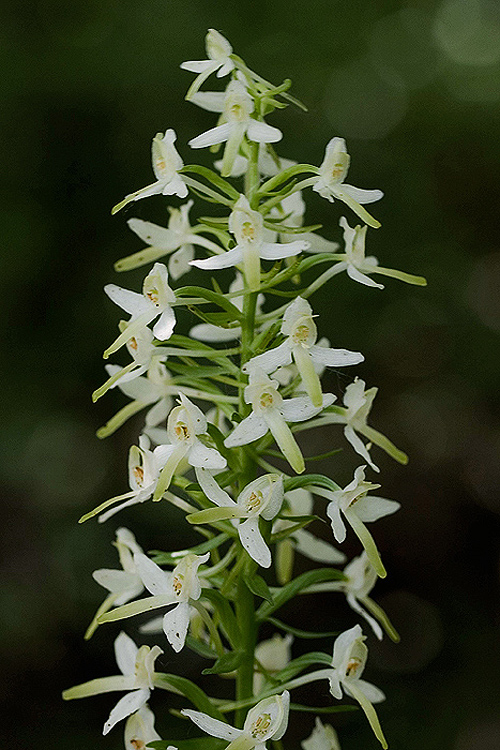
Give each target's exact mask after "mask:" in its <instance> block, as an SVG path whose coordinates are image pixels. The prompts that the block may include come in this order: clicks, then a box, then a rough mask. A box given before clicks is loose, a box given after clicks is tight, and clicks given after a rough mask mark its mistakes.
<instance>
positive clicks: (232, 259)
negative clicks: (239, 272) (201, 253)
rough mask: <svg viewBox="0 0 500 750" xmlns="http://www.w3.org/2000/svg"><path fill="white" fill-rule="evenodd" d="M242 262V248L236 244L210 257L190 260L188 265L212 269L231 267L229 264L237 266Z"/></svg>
mask: <svg viewBox="0 0 500 750" xmlns="http://www.w3.org/2000/svg"><path fill="white" fill-rule="evenodd" d="M242 262H243V250H242V249H241V248H240V247H239V246H237V247H233V249H232V250H228V251H227V252H225V253H221V254H220V255H213V256H212V257H211V258H205V259H204V260H192V261H191V264H190V265H192V266H196V268H203V269H205V270H208V271H212V270H216V269H218V268H231V266H238V265H240V263H242Z"/></svg>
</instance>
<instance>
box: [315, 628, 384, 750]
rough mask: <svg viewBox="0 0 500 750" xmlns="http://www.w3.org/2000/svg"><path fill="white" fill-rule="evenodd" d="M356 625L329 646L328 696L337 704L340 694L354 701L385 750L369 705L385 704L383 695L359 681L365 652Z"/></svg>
mask: <svg viewBox="0 0 500 750" xmlns="http://www.w3.org/2000/svg"><path fill="white" fill-rule="evenodd" d="M365 640H366V636H364V635H363V631H362V630H361V628H360V626H359V625H355V626H354V627H353V628H351V629H350V630H346V631H345V632H344V633H341V634H340V635H339V636H338V637H337V639H336V640H335V643H334V645H333V658H332V667H333V669H332V672H331V674H330V677H329V680H330V692H331V694H332V695H333V697H334V698H337V699H338V700H340V699H341V698H342V691H344V692H345V693H346V694H347V695H350V696H351V697H352V698H354V700H356V701H358V703H359V704H360V706H361V708H362V709H363V711H364V712H365V714H366V718H367V719H368V721H369V722H370V726H371V728H372V729H373V731H374V733H375V736H376V738H377V739H378V741H379V742H380V744H381V745H382V747H383V748H384V749H385V748H387V747H388V745H387V742H386V739H385V737H384V734H383V732H382V728H381V726H380V723H379V720H378V717H377V714H376V712H375V709H374V708H373V706H372V703H380V702H381V701H383V700H385V695H384V693H383V692H382V691H381V690H379V688H378V687H375V685H372V683H371V682H366V680H362V679H361V675H362V674H363V670H364V668H365V664H366V659H367V657H368V649H367V647H366V646H365V644H364V641H365Z"/></svg>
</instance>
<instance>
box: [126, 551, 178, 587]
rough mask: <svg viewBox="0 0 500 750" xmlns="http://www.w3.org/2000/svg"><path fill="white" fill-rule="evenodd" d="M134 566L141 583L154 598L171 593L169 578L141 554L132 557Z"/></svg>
mask: <svg viewBox="0 0 500 750" xmlns="http://www.w3.org/2000/svg"><path fill="white" fill-rule="evenodd" d="M134 564H135V568H136V570H137V573H138V574H139V576H140V578H141V581H142V582H143V584H144V585H145V587H146V588H147V590H148V591H149V592H150V593H151V594H153V595H154V596H156V595H158V594H169V593H170V592H171V587H170V577H169V575H168V574H167V573H165V571H164V570H162V569H161V568H160V567H159V566H158V565H157V564H156V563H155V562H153V561H152V560H151V559H150V558H149V557H147V556H146V555H144V554H143V553H142V552H136V553H135V555H134Z"/></svg>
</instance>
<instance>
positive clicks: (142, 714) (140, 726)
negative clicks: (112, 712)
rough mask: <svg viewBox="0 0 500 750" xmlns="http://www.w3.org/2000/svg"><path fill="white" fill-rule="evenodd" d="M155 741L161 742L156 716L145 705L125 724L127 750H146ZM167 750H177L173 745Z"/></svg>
mask: <svg viewBox="0 0 500 750" xmlns="http://www.w3.org/2000/svg"><path fill="white" fill-rule="evenodd" d="M154 740H161V737H160V735H159V734H158V732H157V731H156V730H155V715H154V713H153V712H152V711H151V709H150V708H149V706H147V705H144V706H142V707H141V708H140V709H139V710H138V711H136V712H135V714H132V715H131V716H129V717H128V719H127V722H126V724H125V734H124V742H125V750H146V747H147V745H149V743H150V742H153V741H154ZM167 750H176V748H174V747H173V746H172V745H170V746H169V748H167Z"/></svg>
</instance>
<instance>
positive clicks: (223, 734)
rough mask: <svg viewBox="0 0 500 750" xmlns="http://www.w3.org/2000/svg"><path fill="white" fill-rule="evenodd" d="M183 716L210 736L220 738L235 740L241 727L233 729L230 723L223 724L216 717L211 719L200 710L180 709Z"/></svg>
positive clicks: (240, 732) (240, 731) (239, 733)
mask: <svg viewBox="0 0 500 750" xmlns="http://www.w3.org/2000/svg"><path fill="white" fill-rule="evenodd" d="M181 714H182V715H183V716H187V717H188V718H189V719H191V721H192V722H193V723H194V724H196V726H197V727H199V728H200V729H202V730H203V731H204V732H206V733H207V734H210V735H211V736H212V737H219V738H220V739H221V740H229V741H230V740H235V739H236V738H237V737H239V736H240V735H241V734H243V732H242V730H241V729H235V728H234V727H232V726H231V725H230V724H225V723H224V722H223V721H219V720H218V719H212V717H211V716H208V714H202V713H201V711H191V709H187V708H184V709H182V711H181Z"/></svg>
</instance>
